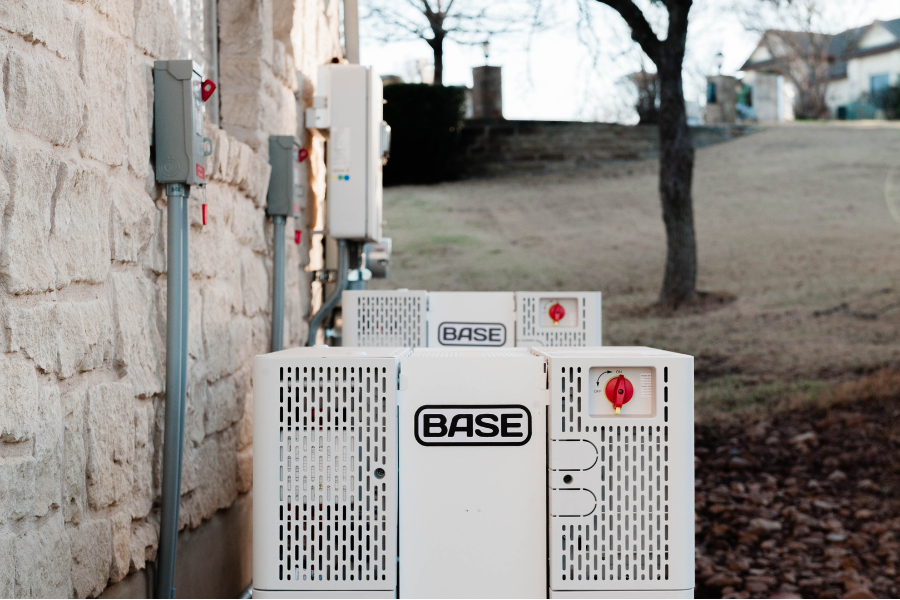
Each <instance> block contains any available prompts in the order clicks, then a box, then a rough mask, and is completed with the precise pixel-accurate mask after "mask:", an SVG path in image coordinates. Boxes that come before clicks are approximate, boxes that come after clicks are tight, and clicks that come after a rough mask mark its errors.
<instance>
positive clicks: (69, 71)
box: [0, 0, 340, 597]
mask: <svg viewBox="0 0 900 600" xmlns="http://www.w3.org/2000/svg"><path fill="white" fill-rule="evenodd" d="M204 4H205V5H206V8H204ZM209 5H210V3H209V2H206V3H204V2H197V1H188V0H171V1H170V0H34V1H31V0H29V1H16V0H13V1H5V2H0V90H2V92H0V597H34V596H39V597H62V596H79V597H85V596H96V595H98V594H100V593H101V592H103V590H104V589H105V588H106V587H107V586H108V585H110V584H112V583H115V582H117V581H120V580H122V579H123V578H125V577H126V576H127V575H128V574H129V573H133V572H136V571H141V570H143V569H145V568H146V567H147V563H148V562H149V561H153V560H154V559H155V556H156V548H157V541H158V519H159V488H160V467H161V450H162V438H163V413H164V399H165V396H164V382H165V334H166V325H165V323H166V315H165V308H166V303H165V296H166V277H165V269H166V263H165V231H166V226H165V220H166V209H165V206H166V198H165V194H164V187H162V186H159V185H157V184H156V183H155V179H154V175H153V160H152V155H151V140H152V133H153V121H152V119H153V81H152V65H153V61H154V60H157V59H173V58H189V57H192V56H194V54H193V53H195V52H197V48H198V47H202V44H201V43H200V42H199V41H198V40H200V39H202V40H207V41H208V39H209V27H210V24H209V20H208V19H209V18H210V17H209V13H208V12H204V13H203V16H205V18H206V19H207V20H206V21H203V20H202V19H200V16H201V15H200V14H199V13H198V12H197V11H204V10H208V7H209ZM332 5H334V6H332ZM192 11H193V12H192ZM275 14H278V15H279V21H278V23H277V24H276V23H275V22H274V17H273V15H275ZM198 21H199V22H200V23H201V25H200V27H201V29H200V31H195V30H196V29H197V26H196V23H197V22H198ZM204 23H205V25H204ZM204 36H205V37H204ZM218 36H219V56H220V59H219V67H220V68H219V72H220V74H219V81H218V83H219V93H218V94H217V95H216V96H214V97H213V101H219V102H220V104H219V106H217V107H216V108H220V109H221V111H220V114H221V117H220V118H221V120H220V123H219V124H218V125H217V124H215V123H214V122H213V121H214V120H215V118H216V114H215V113H216V112H217V111H216V110H210V111H209V113H208V117H211V118H212V120H208V122H207V123H206V132H207V133H206V135H207V136H208V137H210V138H212V140H213V154H212V155H211V156H209V157H208V158H207V164H206V172H207V174H208V178H209V184H208V187H207V188H206V189H205V190H201V189H198V188H194V191H193V193H192V198H193V199H192V201H191V209H190V210H191V231H190V265H191V268H190V271H191V273H190V275H191V279H190V291H189V297H190V312H189V320H190V329H189V362H188V374H189V381H188V391H187V417H186V419H187V420H186V426H185V443H184V452H185V455H184V456H185V463H184V474H183V482H182V505H181V526H182V527H183V528H195V527H199V526H201V525H202V524H203V523H204V521H205V520H206V519H209V518H210V517H211V516H212V515H213V514H214V513H215V512H216V511H217V510H219V509H223V508H226V507H229V506H231V505H232V504H233V503H234V502H235V501H236V499H237V498H238V497H239V496H240V495H243V494H247V493H248V492H249V491H250V490H251V486H252V471H251V463H252V452H253V448H252V422H251V418H252V380H251V358H252V356H253V355H255V354H258V353H263V352H266V351H268V347H269V338H270V320H269V319H270V311H271V268H272V227H271V223H270V222H269V221H268V220H267V219H266V217H265V208H264V207H265V195H266V188H267V184H268V177H269V166H268V156H267V151H268V145H267V143H265V140H266V139H267V137H268V136H269V135H270V134H302V133H303V132H302V129H301V128H302V122H301V121H302V120H300V119H298V115H299V114H300V111H302V109H303V107H304V104H307V105H308V104H309V100H311V97H312V95H313V90H314V87H315V66H316V65H318V64H320V63H324V62H327V61H328V60H329V59H330V58H331V57H332V56H334V55H336V54H337V55H339V54H340V47H339V45H338V44H339V42H338V39H339V38H338V24H337V7H336V3H334V2H328V1H327V0H253V1H249V0H219V2H218ZM197 58H198V61H199V62H202V61H200V60H199V58H200V57H197ZM203 61H207V63H208V61H209V59H208V57H204V58H203ZM298 65H299V67H298ZM303 141H304V144H305V145H307V147H308V148H309V149H310V152H311V153H312V156H311V158H310V160H309V161H308V165H309V166H310V167H309V171H310V186H309V188H310V193H309V200H310V206H309V207H308V208H307V211H306V214H305V215H304V218H303V219H302V220H301V221H302V222H300V223H296V227H297V228H302V229H305V230H309V229H310V228H313V227H316V225H317V223H320V222H321V214H322V212H323V211H322V209H321V208H322V206H321V205H322V202H323V195H324V194H323V192H324V181H323V180H322V175H323V173H322V171H323V169H322V165H323V162H322V161H323V157H322V148H323V144H322V140H315V139H307V138H304V140H303ZM204 202H206V203H208V206H209V209H208V214H209V220H208V224H207V225H205V226H204V225H203V224H202V222H201V208H200V206H201V204H202V203H204ZM294 227H295V224H294V223H292V222H291V220H289V222H288V227H287V229H288V231H287V232H286V235H287V237H288V244H287V247H288V257H287V307H286V319H285V320H286V323H285V338H286V343H289V344H293V345H298V344H302V343H304V340H305V339H306V335H307V317H308V314H309V311H310V303H311V300H312V297H311V293H310V292H311V290H310V283H309V276H308V273H307V272H306V270H305V269H306V265H308V264H309V262H310V260H311V259H312V260H313V262H315V261H320V260H321V257H320V256H319V255H318V254H317V252H319V250H318V249H314V250H313V253H312V254H310V249H309V236H308V235H306V234H304V239H303V244H301V245H300V246H296V245H294V244H293V243H292V240H293V239H294Z"/></svg>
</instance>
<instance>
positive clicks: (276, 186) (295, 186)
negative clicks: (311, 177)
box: [266, 135, 306, 218]
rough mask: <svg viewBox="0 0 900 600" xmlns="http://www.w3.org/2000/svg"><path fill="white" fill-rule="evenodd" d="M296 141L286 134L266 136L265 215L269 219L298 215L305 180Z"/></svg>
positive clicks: (304, 190)
mask: <svg viewBox="0 0 900 600" xmlns="http://www.w3.org/2000/svg"><path fill="white" fill-rule="evenodd" d="M302 152H304V151H303V150H302V149H301V148H300V143H299V142H298V141H297V138H295V137H294V136H290V135H273V136H269V164H270V165H272V175H271V176H270V177H269V194H268V197H267V206H266V214H267V215H270V216H282V217H295V218H298V217H299V216H300V207H301V206H303V199H304V197H305V196H306V181H305V180H306V178H305V177H304V171H303V165H302V162H303V159H305V156H302V155H301V153H302Z"/></svg>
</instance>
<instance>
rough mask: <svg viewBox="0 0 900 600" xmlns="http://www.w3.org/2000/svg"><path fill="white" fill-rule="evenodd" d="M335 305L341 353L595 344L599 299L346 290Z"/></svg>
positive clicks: (598, 336) (593, 296)
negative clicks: (338, 309) (347, 350)
mask: <svg viewBox="0 0 900 600" xmlns="http://www.w3.org/2000/svg"><path fill="white" fill-rule="evenodd" d="M342 304H343V313H342V314H343V333H342V335H343V338H342V344H343V345H344V346H363V345H366V346H393V345H405V346H410V347H413V348H424V347H428V348H460V347H472V348H484V347H489V348H491V347H493V348H498V347H510V346H519V347H531V346H548V347H556V346H600V345H602V295H601V293H600V292H426V291H424V290H392V291H379V290H347V291H345V292H344V294H343V298H342ZM423 307H424V310H423Z"/></svg>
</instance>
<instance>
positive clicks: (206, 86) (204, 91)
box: [200, 79, 216, 102]
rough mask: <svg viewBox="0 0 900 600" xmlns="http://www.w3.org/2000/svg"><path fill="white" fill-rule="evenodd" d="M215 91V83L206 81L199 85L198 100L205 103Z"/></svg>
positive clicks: (210, 80)
mask: <svg viewBox="0 0 900 600" xmlns="http://www.w3.org/2000/svg"><path fill="white" fill-rule="evenodd" d="M214 91H216V82H214V81H213V80H212V79H206V80H204V81H203V83H201V84H200V99H201V100H203V101H204V102H206V101H207V100H209V97H210V96H212V94H213V92H214Z"/></svg>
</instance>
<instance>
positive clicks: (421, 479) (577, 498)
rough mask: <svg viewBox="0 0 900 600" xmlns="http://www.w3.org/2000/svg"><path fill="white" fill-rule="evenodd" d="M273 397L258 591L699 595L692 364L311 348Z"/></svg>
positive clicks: (261, 424) (609, 356) (266, 406)
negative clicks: (696, 589)
mask: <svg viewBox="0 0 900 600" xmlns="http://www.w3.org/2000/svg"><path fill="white" fill-rule="evenodd" d="M254 386H255V387H254V440H256V441H255V444H256V446H255V448H254V463H253V466H254V482H255V490H254V503H253V524H254V527H253V553H254V556H253V558H254V560H253V586H254V590H253V595H254V597H260V598H265V597H284V598H287V597H329V596H331V597H345V598H371V597H396V596H397V595H399V597H400V598H412V597H418V598H425V597H432V598H434V597H443V598H448V597H455V598H472V597H479V598H485V597H488V598H500V597H519V598H554V597H572V598H690V597H692V595H693V587H694V559H693V557H694V527H693V521H694V496H693V486H694V460H693V358H692V357H690V356H685V355H681V354H674V353H671V352H664V351H661V350H654V349H651V348H601V347H567V348H549V349H546V348H531V349H525V348H499V349H489V348H482V349H471V348H463V349H440V350H438V349H419V350H415V351H410V350H409V349H405V348H327V347H315V348H300V349H295V350H286V351H282V352H277V353H274V354H268V355H264V356H258V357H256V362H255V368H254ZM398 532H399V533H398Z"/></svg>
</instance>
